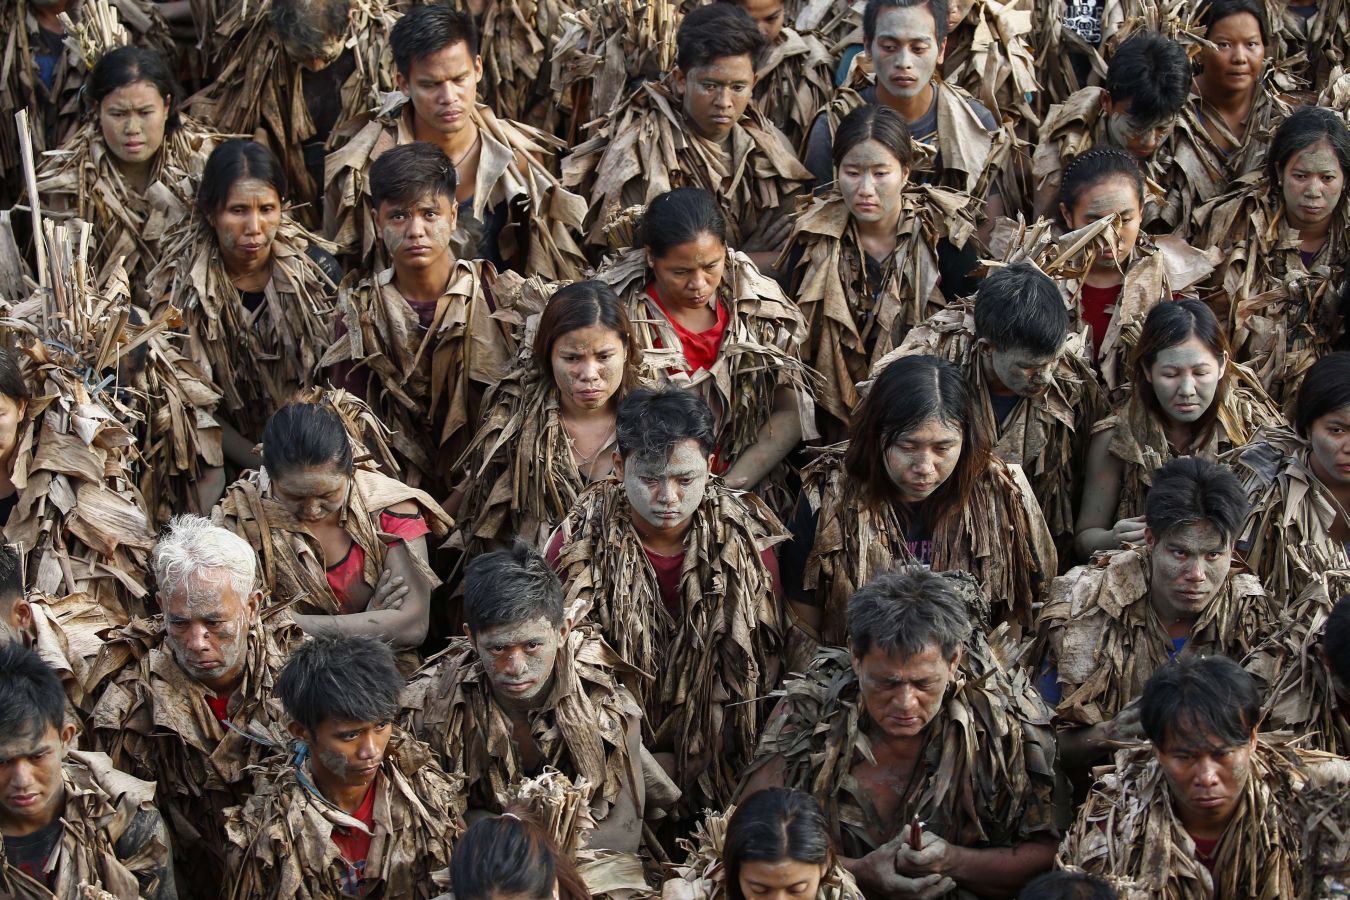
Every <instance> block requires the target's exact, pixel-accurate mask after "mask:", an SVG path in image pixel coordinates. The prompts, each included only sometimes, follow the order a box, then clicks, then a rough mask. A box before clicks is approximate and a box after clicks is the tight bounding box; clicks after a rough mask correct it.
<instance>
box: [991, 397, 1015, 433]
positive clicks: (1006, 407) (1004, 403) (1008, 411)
mask: <svg viewBox="0 0 1350 900" xmlns="http://www.w3.org/2000/svg"><path fill="white" fill-rule="evenodd" d="M1021 400H1022V398H1021V397H1019V396H1017V395H1016V394H996V393H994V392H993V391H990V392H989V405H990V406H992V407H994V418H995V419H996V420H997V421H998V424H999V425H1002V424H1003V423H1004V422H1005V421H1007V419H1008V416H1010V415H1012V411H1013V410H1014V409H1016V408H1017V404H1018V403H1020V402H1021Z"/></svg>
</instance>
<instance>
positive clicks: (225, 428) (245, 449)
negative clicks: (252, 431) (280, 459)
mask: <svg viewBox="0 0 1350 900" xmlns="http://www.w3.org/2000/svg"><path fill="white" fill-rule="evenodd" d="M216 424H218V425H219V426H220V448H221V450H222V451H224V453H225V458H226V459H227V460H229V462H230V464H231V465H233V466H235V467H236V468H239V469H261V468H262V457H261V456H259V455H258V454H257V453H255V452H254V450H253V448H254V447H256V446H258V442H257V441H251V440H249V439H248V438H246V437H244V436H243V435H242V434H240V433H239V430H238V429H237V428H235V427H234V426H233V425H231V424H230V423H229V422H222V421H221V420H220V418H219V417H217V418H216Z"/></svg>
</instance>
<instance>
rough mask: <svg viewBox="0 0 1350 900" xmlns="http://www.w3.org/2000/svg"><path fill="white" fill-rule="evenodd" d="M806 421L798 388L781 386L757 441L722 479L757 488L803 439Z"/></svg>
mask: <svg viewBox="0 0 1350 900" xmlns="http://www.w3.org/2000/svg"><path fill="white" fill-rule="evenodd" d="M801 439H802V422H801V417H800V415H799V414H798V411H797V391H796V390H795V389H794V388H790V387H779V388H777V389H775V390H774V392H773V412H771V413H770V414H769V420H768V421H767V422H765V423H764V425H763V427H761V428H760V429H759V435H758V438H757V439H756V441H755V443H754V444H753V445H752V446H750V447H748V448H746V450H745V452H744V453H742V454H741V455H740V456H739V457H737V459H736V461H735V462H734V463H732V464H731V469H730V470H728V471H727V474H726V476H725V477H724V478H723V479H722V480H723V481H724V482H725V483H726V485H727V487H729V488H734V489H735V490H738V491H748V490H754V488H755V487H756V486H758V485H759V483H760V482H761V481H763V480H764V477H765V476H766V475H768V474H769V472H770V471H772V470H773V467H774V466H776V465H778V464H779V463H780V462H782V461H783V458H784V457H786V456H787V455H788V454H789V453H791V452H792V450H793V448H794V447H796V446H797V444H798V443H800V442H801Z"/></svg>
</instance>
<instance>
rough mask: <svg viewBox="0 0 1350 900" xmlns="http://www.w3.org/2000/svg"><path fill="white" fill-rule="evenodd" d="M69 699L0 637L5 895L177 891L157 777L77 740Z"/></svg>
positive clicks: (46, 672)
mask: <svg viewBox="0 0 1350 900" xmlns="http://www.w3.org/2000/svg"><path fill="white" fill-rule="evenodd" d="M65 707H66V695H65V691H64V690H62V688H61V682H60V680H59V679H58V678H57V677H56V673H55V672H54V671H52V668H51V667H50V666H48V665H47V664H46V663H45V662H43V661H42V660H41V659H40V658H39V657H38V655H37V654H36V653H34V652H32V651H31V650H27V649H24V648H23V647H21V646H19V645H18V644H17V643H12V642H8V643H0V835H3V837H4V841H3V852H0V895H2V896H4V897H12V898H18V900H56V898H60V900H66V898H74V897H83V896H87V894H86V893H85V892H86V891H99V892H100V893H99V894H98V896H117V897H143V898H146V900H175V898H176V897H177V896H178V891H177V888H176V887H175V885H174V877H173V862H172V853H171V851H170V844H169V832H168V830H167V829H166V828H165V824H164V820H163V818H162V817H161V816H160V814H159V811H158V810H157V809H156V808H155V804H154V798H155V786H154V784H152V783H150V782H146V781H141V780H139V779H136V778H132V777H131V776H130V775H127V774H126V773H124V772H119V771H118V770H117V769H115V768H113V764H112V760H110V759H108V757H107V756H105V755H104V754H102V753H85V752H81V751H79V750H75V749H73V747H74V742H75V723H73V722H70V721H68V720H67V719H66V714H65ZM101 892H107V893H101ZM89 896H92V895H89Z"/></svg>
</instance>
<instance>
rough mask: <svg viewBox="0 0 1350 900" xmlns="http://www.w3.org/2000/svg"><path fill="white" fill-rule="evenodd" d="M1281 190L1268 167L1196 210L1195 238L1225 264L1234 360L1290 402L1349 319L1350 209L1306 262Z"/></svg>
mask: <svg viewBox="0 0 1350 900" xmlns="http://www.w3.org/2000/svg"><path fill="white" fill-rule="evenodd" d="M1285 213H1286V211H1285V208H1284V201H1283V198H1282V196H1281V187H1280V185H1279V184H1278V183H1275V184H1271V183H1270V179H1269V178H1268V177H1267V176H1266V173H1265V171H1264V169H1262V170H1259V171H1254V172H1249V173H1248V174H1247V175H1245V176H1244V177H1243V178H1241V179H1240V180H1239V181H1238V182H1237V187H1236V188H1235V189H1234V190H1233V191H1232V192H1230V193H1229V194H1226V195H1225V196H1223V197H1220V198H1217V199H1216V200H1214V201H1213V202H1212V203H1210V204H1207V205H1206V206H1205V207H1203V208H1202V209H1200V210H1199V211H1197V213H1196V220H1197V222H1198V223H1199V225H1200V226H1201V227H1200V229H1199V231H1198V232H1197V243H1199V244H1200V245H1202V246H1216V247H1219V248H1220V249H1221V250H1222V251H1223V261H1222V262H1221V263H1220V264H1219V267H1218V269H1217V271H1215V273H1214V275H1213V277H1212V278H1211V280H1210V284H1209V288H1210V292H1211V293H1212V295H1213V301H1212V302H1214V303H1215V305H1216V307H1217V308H1218V309H1219V310H1220V311H1221V312H1222V311H1223V309H1224V308H1225V307H1226V308H1227V313H1228V329H1229V331H1228V333H1229V340H1230V342H1231V343H1232V345H1233V352H1234V355H1235V357H1236V358H1237V359H1238V360H1239V361H1240V362H1245V363H1247V364H1248V365H1250V366H1251V367H1252V368H1253V369H1254V370H1255V371H1256V373H1257V375H1258V376H1259V377H1260V378H1261V383H1262V384H1264V385H1265V386H1266V389H1267V390H1268V391H1269V392H1270V394H1271V396H1272V397H1274V398H1275V399H1277V400H1282V401H1285V402H1286V405H1287V406H1292V403H1293V398H1294V395H1295V394H1296V393H1297V389H1298V384H1299V382H1300V381H1301V380H1302V378H1303V373H1304V372H1306V371H1307V370H1308V369H1309V368H1310V367H1311V366H1312V364H1313V363H1314V362H1316V361H1317V360H1318V359H1319V358H1320V357H1322V356H1324V355H1326V354H1327V353H1330V352H1331V350H1332V348H1333V345H1334V344H1335V342H1336V339H1337V337H1338V336H1339V334H1340V332H1341V330H1342V329H1343V328H1344V322H1343V321H1342V316H1341V309H1340V305H1341V282H1342V280H1343V279H1344V273H1345V262H1346V259H1347V257H1350V211H1347V208H1346V204H1344V203H1342V204H1340V208H1339V209H1338V210H1337V211H1336V212H1335V213H1333V215H1332V219H1331V228H1330V231H1329V232H1328V233H1327V235H1326V241H1325V243H1323V244H1322V246H1321V248H1319V249H1318V251H1317V253H1316V255H1315V256H1314V257H1313V258H1312V260H1311V261H1309V262H1304V260H1303V256H1302V253H1301V251H1300V247H1301V242H1300V239H1299V232H1298V229H1297V228H1294V227H1291V225H1290V223H1289V220H1288V218H1287V217H1286V214H1285Z"/></svg>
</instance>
